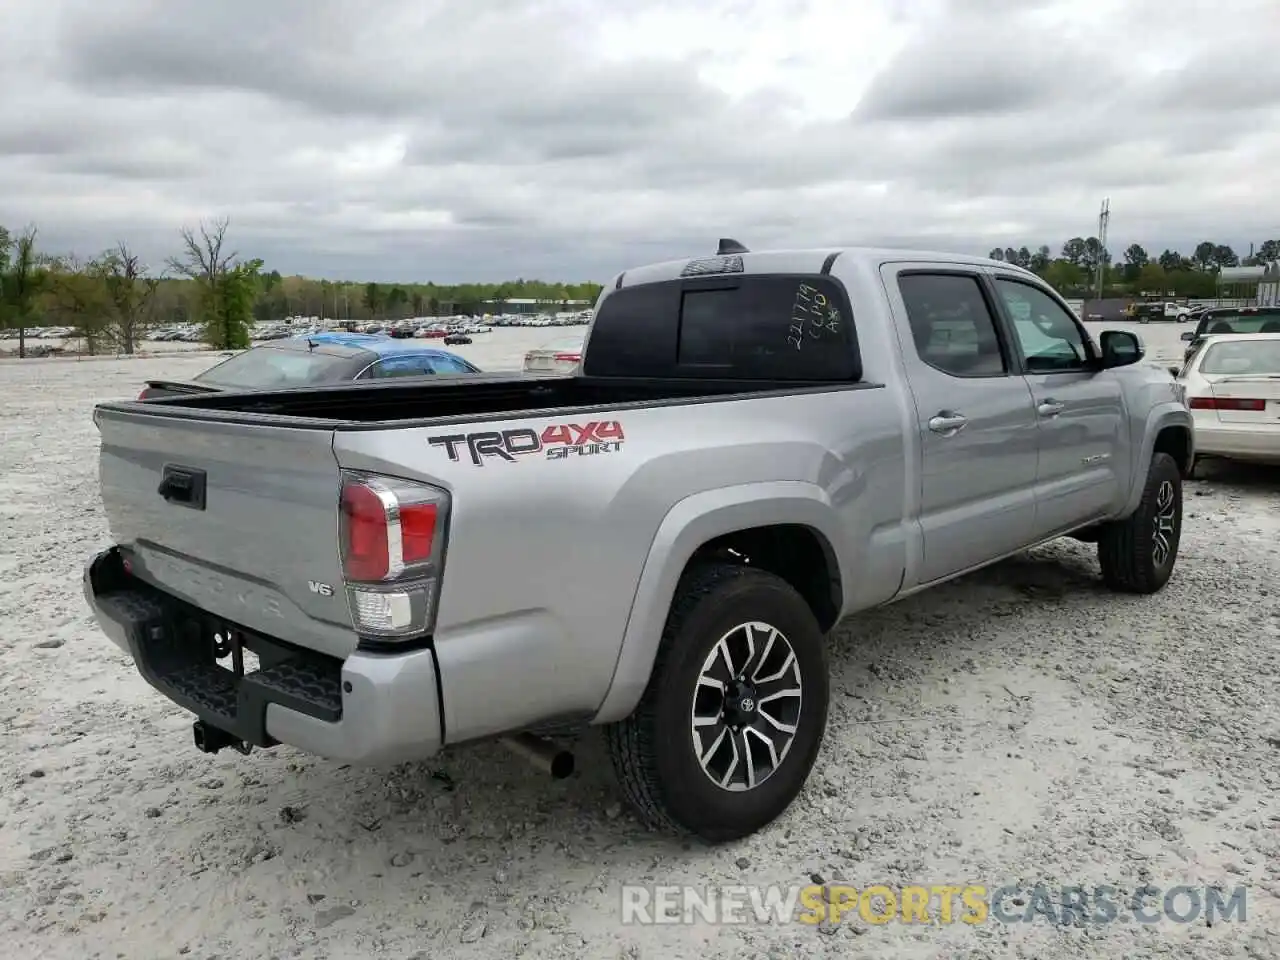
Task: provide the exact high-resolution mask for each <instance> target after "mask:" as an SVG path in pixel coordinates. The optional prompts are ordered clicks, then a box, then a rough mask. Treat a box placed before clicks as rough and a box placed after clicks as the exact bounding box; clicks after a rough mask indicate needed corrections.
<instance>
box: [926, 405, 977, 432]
mask: <svg viewBox="0 0 1280 960" xmlns="http://www.w3.org/2000/svg"><path fill="white" fill-rule="evenodd" d="M968 422H969V421H968V420H967V419H966V418H964V417H962V416H960V414H958V413H952V412H951V411H950V410H942V411H939V412H938V413H937V414H935V415H934V416H932V417H930V418H929V429H930V430H932V431H933V432H934V433H940V434H942V435H943V436H944V437H952V436H955V435H956V434H957V433H959V432H960V431H961V430H963V429H964V425H965V424H966V423H968Z"/></svg>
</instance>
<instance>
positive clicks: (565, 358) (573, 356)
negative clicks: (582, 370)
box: [555, 353, 582, 363]
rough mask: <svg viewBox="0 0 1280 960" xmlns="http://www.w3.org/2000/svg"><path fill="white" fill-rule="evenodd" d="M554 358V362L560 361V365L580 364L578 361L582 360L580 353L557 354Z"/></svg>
mask: <svg viewBox="0 0 1280 960" xmlns="http://www.w3.org/2000/svg"><path fill="white" fill-rule="evenodd" d="M555 358H556V360H558V361H560V362H561V363H578V362H580V361H581V360H582V354H580V353H557V354H556V357H555Z"/></svg>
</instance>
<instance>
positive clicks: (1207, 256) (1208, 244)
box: [1191, 240, 1218, 270]
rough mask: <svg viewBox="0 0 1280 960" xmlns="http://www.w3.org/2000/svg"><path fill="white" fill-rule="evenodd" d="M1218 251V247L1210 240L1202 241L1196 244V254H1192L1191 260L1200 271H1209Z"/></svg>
mask: <svg viewBox="0 0 1280 960" xmlns="http://www.w3.org/2000/svg"><path fill="white" fill-rule="evenodd" d="M1217 249H1218V245H1217V244H1216V243H1213V242H1212V241H1209V240H1202V241H1200V242H1199V243H1197V244H1196V249H1195V252H1194V253H1192V254H1191V260H1192V262H1193V263H1194V264H1195V265H1196V267H1197V268H1198V269H1200V270H1208V269H1209V268H1210V267H1212V266H1213V255H1214V252H1215V251H1216V250H1217Z"/></svg>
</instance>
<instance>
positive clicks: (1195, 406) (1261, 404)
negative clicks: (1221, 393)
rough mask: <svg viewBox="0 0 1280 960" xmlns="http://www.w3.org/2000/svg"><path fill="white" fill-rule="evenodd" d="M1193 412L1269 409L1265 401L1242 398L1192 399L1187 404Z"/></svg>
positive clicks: (1259, 410) (1258, 410)
mask: <svg viewBox="0 0 1280 960" xmlns="http://www.w3.org/2000/svg"><path fill="white" fill-rule="evenodd" d="M1187 406H1188V407H1190V408H1191V409H1192V410H1251V411H1254V412H1261V411H1263V410H1266V409H1267V401H1265V400H1244V399H1241V398H1240V397H1192V398H1191V402H1190V403H1188V404H1187Z"/></svg>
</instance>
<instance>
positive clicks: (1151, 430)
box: [1122, 400, 1196, 517]
mask: <svg viewBox="0 0 1280 960" xmlns="http://www.w3.org/2000/svg"><path fill="white" fill-rule="evenodd" d="M1166 427H1184V428H1185V429H1186V431H1187V435H1188V437H1189V442H1188V446H1189V453H1190V457H1189V458H1188V461H1187V462H1188V463H1190V462H1191V461H1192V460H1194V459H1195V456H1196V429H1195V421H1194V420H1193V419H1192V416H1191V411H1190V410H1188V409H1187V408H1186V407H1185V406H1183V405H1182V404H1181V403H1178V402H1177V401H1173V400H1170V401H1167V402H1164V403H1158V404H1156V405H1155V406H1154V407H1152V408H1151V409H1150V410H1149V411H1147V419H1146V423H1145V424H1143V428H1142V448H1141V450H1140V451H1139V453H1138V459H1137V462H1135V463H1134V465H1133V471H1132V473H1131V476H1132V477H1133V483H1132V485H1131V486H1130V488H1129V499H1128V502H1127V503H1126V504H1125V509H1124V513H1123V514H1122V516H1125V517H1128V516H1131V515H1132V514H1133V512H1134V511H1135V510H1137V509H1138V504H1140V503H1141V502H1142V491H1143V488H1145V487H1146V483H1147V469H1148V466H1149V464H1150V463H1151V458H1152V457H1153V456H1154V455H1155V447H1156V440H1157V439H1158V438H1159V436H1160V431H1161V430H1164V429H1165V428H1166Z"/></svg>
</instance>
